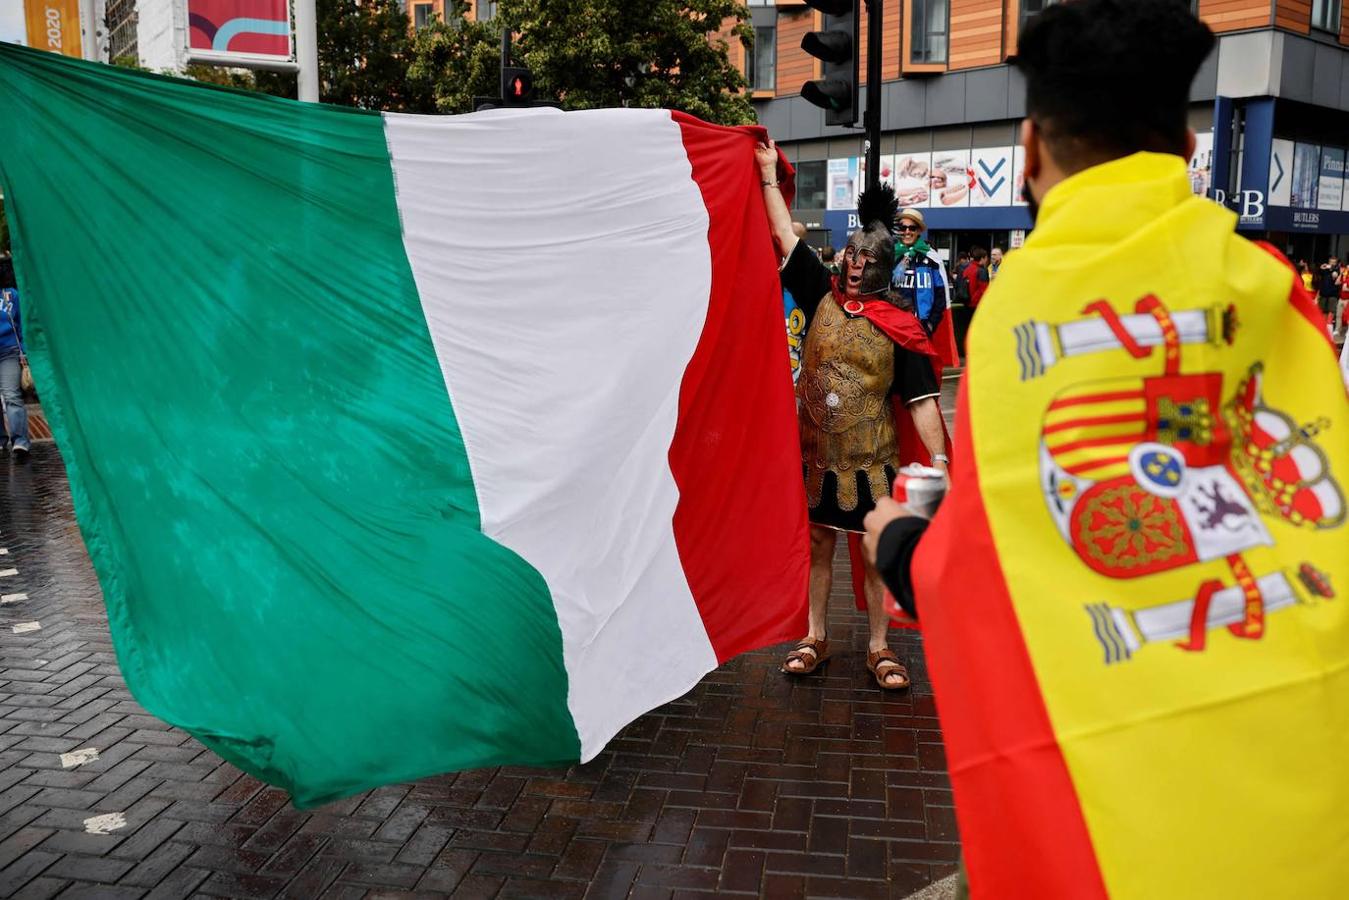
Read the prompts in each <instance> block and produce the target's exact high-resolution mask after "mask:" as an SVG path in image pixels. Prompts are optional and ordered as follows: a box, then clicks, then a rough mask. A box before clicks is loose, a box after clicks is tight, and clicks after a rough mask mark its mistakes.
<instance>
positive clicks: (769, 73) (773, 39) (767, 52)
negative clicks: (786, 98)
mask: <svg viewBox="0 0 1349 900" xmlns="http://www.w3.org/2000/svg"><path fill="white" fill-rule="evenodd" d="M777 69H778V30H777V29H776V28H771V27H767V26H757V27H755V29H754V46H753V47H747V48H746V49H745V80H746V81H748V82H749V89H750V90H751V91H771V90H773V88H774V87H775V86H776V85H777Z"/></svg>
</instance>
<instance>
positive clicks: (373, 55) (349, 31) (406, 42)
mask: <svg viewBox="0 0 1349 900" xmlns="http://www.w3.org/2000/svg"><path fill="white" fill-rule="evenodd" d="M318 43H319V99H320V100H322V101H323V102H324V103H337V104H341V105H343V106H361V107H364V108H366V109H381V110H389V111H393V112H430V111H432V110H434V109H435V103H434V99H433V96H432V94H431V93H430V92H429V91H428V90H426V84H425V83H424V82H416V81H414V80H412V79H410V78H409V75H408V68H409V64H410V63H411V61H412V60H411V57H412V29H411V26H410V23H409V21H408V16H407V13H406V12H404V11H403V10H402V9H401V8H399V4H398V0H318ZM288 77H289V76H288ZM290 80H291V81H292V82H293V81H294V79H293V78H291V79H290Z"/></svg>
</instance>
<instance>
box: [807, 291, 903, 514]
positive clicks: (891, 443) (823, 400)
mask: <svg viewBox="0 0 1349 900" xmlns="http://www.w3.org/2000/svg"><path fill="white" fill-rule="evenodd" d="M801 368H802V373H801V380H800V382H799V383H798V384H797V388H796V390H797V397H798V399H799V400H800V406H801V417H800V418H801V456H802V462H804V463H805V472H806V497H807V500H808V501H809V503H810V505H811V506H812V507H815V506H818V505H819V504H820V500H821V494H822V492H823V490H824V475H825V473H826V472H833V473H834V474H835V476H836V477H837V484H838V508H839V509H841V510H844V511H851V510H854V509H856V508H857V500H858V497H857V474H856V473H857V472H863V473H865V475H866V478H867V482H868V484H869V485H870V486H871V495H872V497H883V496H885V495H886V493H887V492H888V486H887V484H886V480H885V467H886V466H887V465H888V466H890V467H891V468H892V469H898V468H899V454H898V451H897V449H896V447H895V422H894V418H893V416H892V414H891V411H890V385H891V383H892V382H893V381H894V375H895V350H894V344H893V343H891V341H890V339H889V338H888V337H886V336H885V335H884V334H883V333H882V332H881V331H880V330H878V329H877V328H876V327H875V326H873V325H872V324H871V323H870V322H868V321H867V320H866V319H864V318H860V317H859V318H850V317H848V316H847V315H845V314H844V312H843V310H842V309H840V308H839V306H838V304H837V303H835V302H834V299H833V297H826V298H825V299H824V300H823V301H822V302H821V303H820V307H819V309H818V310H817V311H816V313H815V317H814V319H813V320H812V321H811V323H810V327H809V329H808V331H807V332H806V345H805V351H804V353H803V357H802V361H801Z"/></svg>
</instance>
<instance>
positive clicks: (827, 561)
mask: <svg viewBox="0 0 1349 900" xmlns="http://www.w3.org/2000/svg"><path fill="white" fill-rule="evenodd" d="M837 539H838V535H837V533H836V532H835V531H834V530H833V529H832V528H821V527H820V526H818V525H812V526H810V619H809V628H810V634H809V636H810V637H813V638H817V639H820V640H823V639H824V638H825V636H826V635H827V633H828V619H829V591H830V590H831V589H832V588H833V586H834V544H835V543H836V541H837ZM786 668H787V670H788V671H792V672H799V671H802V670H804V669H805V668H806V664H805V663H804V662H802V661H801V660H798V659H794V660H788V661H787V663H786Z"/></svg>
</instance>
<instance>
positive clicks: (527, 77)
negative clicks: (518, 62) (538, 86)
mask: <svg viewBox="0 0 1349 900" xmlns="http://www.w3.org/2000/svg"><path fill="white" fill-rule="evenodd" d="M501 99H502V105H503V106H507V107H512V106H533V105H534V76H533V75H532V74H530V71H529V70H528V69H525V68H521V67H519V66H502V67H501Z"/></svg>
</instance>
